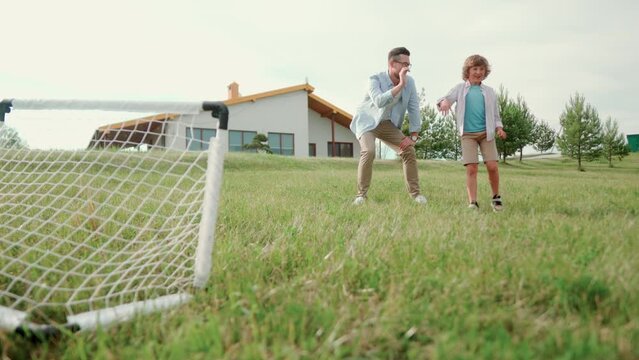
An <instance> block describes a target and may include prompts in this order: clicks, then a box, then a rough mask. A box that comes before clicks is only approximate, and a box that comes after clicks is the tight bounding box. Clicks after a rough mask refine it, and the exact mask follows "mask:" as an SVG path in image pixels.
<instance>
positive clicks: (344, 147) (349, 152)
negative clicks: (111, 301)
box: [328, 141, 353, 157]
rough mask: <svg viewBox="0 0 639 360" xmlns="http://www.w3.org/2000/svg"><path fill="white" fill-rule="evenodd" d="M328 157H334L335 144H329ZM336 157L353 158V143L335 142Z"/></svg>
mask: <svg viewBox="0 0 639 360" xmlns="http://www.w3.org/2000/svg"><path fill="white" fill-rule="evenodd" d="M328 156H329V157H332V156H333V143H332V142H331V141H329V142H328ZM335 156H336V157H353V143H345V142H335Z"/></svg>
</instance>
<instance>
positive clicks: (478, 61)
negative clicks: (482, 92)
mask: <svg viewBox="0 0 639 360" xmlns="http://www.w3.org/2000/svg"><path fill="white" fill-rule="evenodd" d="M474 66H483V67H484V69H486V75H485V76H484V79H485V78H487V77H488V74H490V64H489V63H488V60H486V58H485V57H483V56H481V55H477V54H475V55H471V56H469V57H467V58H466V61H464V67H462V79H464V80H468V72H469V71H470V68H471V67H474Z"/></svg>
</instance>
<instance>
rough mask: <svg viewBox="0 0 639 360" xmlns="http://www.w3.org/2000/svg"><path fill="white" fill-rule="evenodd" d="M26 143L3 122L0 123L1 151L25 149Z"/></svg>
mask: <svg viewBox="0 0 639 360" xmlns="http://www.w3.org/2000/svg"><path fill="white" fill-rule="evenodd" d="M27 147H28V146H27V142H26V141H24V140H23V139H22V138H21V137H20V134H19V133H18V132H17V131H16V130H15V129H14V128H12V127H10V126H9V125H6V124H5V123H4V122H0V148H2V149H26V148H27Z"/></svg>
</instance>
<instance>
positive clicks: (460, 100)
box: [437, 81, 504, 141]
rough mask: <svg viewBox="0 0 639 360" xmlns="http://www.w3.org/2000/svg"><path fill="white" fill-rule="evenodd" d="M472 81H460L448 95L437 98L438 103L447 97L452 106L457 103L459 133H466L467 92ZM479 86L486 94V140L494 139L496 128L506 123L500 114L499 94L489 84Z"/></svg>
mask: <svg viewBox="0 0 639 360" xmlns="http://www.w3.org/2000/svg"><path fill="white" fill-rule="evenodd" d="M470 86H471V84H470V82H469V81H465V82H463V83H459V84H457V85H455V87H453V88H452V89H451V90H450V91H449V92H448V94H447V95H446V96H444V97H442V98H440V99H439V100H437V104H439V103H441V102H442V101H443V100H444V99H446V100H447V101H448V102H449V103H450V105H451V106H452V105H453V104H454V103H457V105H456V106H455V117H456V122H457V130H458V131H459V135H463V134H464V113H465V112H466V94H468V90H469V89H470ZM479 87H480V89H481V92H482V94H483V95H484V104H485V106H486V140H488V141H492V140H494V139H495V130H496V129H497V128H498V127H501V128H503V127H504V125H503V124H502V122H501V117H500V116H499V106H498V105H497V94H496V93H495V90H493V88H491V87H490V86H488V85H484V83H480V84H479Z"/></svg>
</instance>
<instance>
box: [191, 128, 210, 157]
mask: <svg viewBox="0 0 639 360" xmlns="http://www.w3.org/2000/svg"><path fill="white" fill-rule="evenodd" d="M216 133H217V129H200V128H191V127H187V128H186V148H187V149H189V150H190V151H202V150H208V148H209V142H210V141H211V138H212V137H215V134H216Z"/></svg>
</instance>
